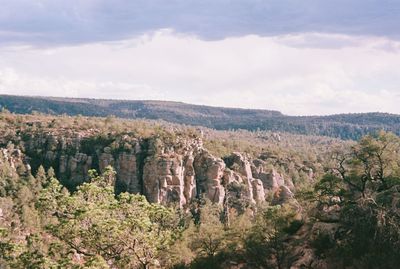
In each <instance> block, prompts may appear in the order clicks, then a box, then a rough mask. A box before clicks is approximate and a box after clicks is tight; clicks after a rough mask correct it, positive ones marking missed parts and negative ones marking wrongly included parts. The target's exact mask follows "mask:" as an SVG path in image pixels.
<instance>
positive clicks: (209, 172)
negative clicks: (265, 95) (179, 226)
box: [13, 129, 294, 207]
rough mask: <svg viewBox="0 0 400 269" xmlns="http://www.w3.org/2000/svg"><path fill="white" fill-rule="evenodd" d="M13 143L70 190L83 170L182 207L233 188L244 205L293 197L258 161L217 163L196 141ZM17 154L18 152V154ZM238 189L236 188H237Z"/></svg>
mask: <svg viewBox="0 0 400 269" xmlns="http://www.w3.org/2000/svg"><path fill="white" fill-rule="evenodd" d="M19 138H20V139H19V140H18V139H17V140H18V141H13V142H14V143H15V144H16V145H17V146H16V147H17V148H21V149H22V152H23V153H24V154H26V158H25V159H26V161H25V162H26V164H27V165H28V164H29V165H31V166H32V170H33V171H35V170H36V169H37V168H38V166H39V165H44V166H45V167H46V168H49V167H50V166H51V167H53V168H54V169H55V171H56V174H57V177H58V178H59V179H60V180H61V182H62V183H63V184H64V185H65V186H67V187H68V188H70V189H74V188H76V186H78V185H79V184H81V183H83V182H85V181H87V180H88V179H89V173H88V171H89V170H90V169H96V170H98V171H99V172H103V171H104V170H105V168H106V167H107V166H109V165H110V166H113V167H114V169H115V171H116V182H115V188H116V192H123V191H128V192H131V193H141V194H144V195H145V196H146V198H147V199H148V200H149V201H150V202H154V203H160V204H164V205H169V204H177V205H179V206H180V207H185V206H187V205H188V204H189V202H190V201H191V200H193V199H194V198H196V197H205V198H208V199H210V200H211V201H212V202H214V203H219V204H222V203H224V201H225V198H226V197H227V193H228V192H229V191H231V190H232V189H235V188H234V186H236V187H237V186H239V187H240V194H239V195H240V196H241V197H242V198H243V199H246V200H247V201H248V202H249V203H252V204H255V203H260V202H262V201H265V199H266V197H267V196H268V197H273V201H272V202H273V203H275V204H281V203H285V202H286V201H288V200H290V199H292V198H293V192H292V191H293V190H294V186H293V183H292V182H291V181H290V180H285V179H284V178H283V176H282V175H280V174H279V173H277V172H276V171H275V170H269V171H268V170H266V168H265V165H264V164H265V162H264V161H263V160H261V159H251V158H249V157H248V156H247V155H246V154H241V153H239V152H234V153H232V154H231V155H230V156H228V157H226V158H224V159H221V158H217V157H215V156H213V155H212V154H210V153H209V152H208V151H207V150H206V149H205V148H204V147H203V144H202V140H201V139H200V138H199V137H183V136H176V137H162V136H158V135H154V136H151V137H147V138H140V137H135V136H133V135H128V134H124V135H122V134H120V135H116V134H100V133H96V131H94V130H90V129H89V130H87V131H85V132H81V133H73V132H70V133H68V132H67V133H66V132H47V133H44V132H37V133H29V134H23V135H21V136H20V137H19ZM18 152H19V154H22V152H21V151H18ZM236 189H237V188H236Z"/></svg>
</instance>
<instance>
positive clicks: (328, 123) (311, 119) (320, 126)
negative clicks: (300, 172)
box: [0, 95, 400, 139]
mask: <svg viewBox="0 0 400 269" xmlns="http://www.w3.org/2000/svg"><path fill="white" fill-rule="evenodd" d="M0 108H6V109H8V110H10V111H11V112H15V113H22V114H25V113H32V112H34V111H37V112H41V113H47V114H53V115H61V114H67V115H84V116H101V117H106V116H110V115H114V116H117V117H120V118H130V119H138V118H143V119H158V120H165V121H168V122H173V123H180V124H189V125H195V126H203V127H209V128H215V129H219V130H230V129H246V130H251V131H256V130H266V131H275V132H276V131H280V132H290V133H294V134H305V135H323V136H331V137H338V138H342V139H359V138H360V137H361V136H363V135H366V134H368V133H372V132H376V131H379V130H381V129H384V130H386V131H391V132H394V133H396V134H398V135H399V134H400V116H398V115H392V114H385V113H365V114H343V115H332V116H307V117H306V116H304V117H294V116H286V115H283V114H281V113H280V112H277V111H270V110H257V109H236V108H220V107H209V106H198V105H190V104H185V103H179V102H162V101H118V100H97V99H73V98H49V97H21V96H9V95H1V96H0Z"/></svg>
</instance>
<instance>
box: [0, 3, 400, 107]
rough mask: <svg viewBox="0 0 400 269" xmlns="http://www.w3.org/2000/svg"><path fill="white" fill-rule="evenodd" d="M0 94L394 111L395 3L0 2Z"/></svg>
mask: <svg viewBox="0 0 400 269" xmlns="http://www.w3.org/2000/svg"><path fill="white" fill-rule="evenodd" d="M0 7H1V8H0V94H16V95H42V96H69V97H90V98H112V99H157V100H174V101H183V102H188V103H195V104H207V105H215V106H228V107H244V108H263V109H273V110H279V111H282V112H283V113H285V114H289V115H311V114H333V113H345V112H369V111H381V112H391V113H397V114H400V1H398V0H329V1H328V0H326V1H325V0H201V1H200V0H197V1H194V0H168V1H166V0H113V1H110V0H79V1H74V0H0Z"/></svg>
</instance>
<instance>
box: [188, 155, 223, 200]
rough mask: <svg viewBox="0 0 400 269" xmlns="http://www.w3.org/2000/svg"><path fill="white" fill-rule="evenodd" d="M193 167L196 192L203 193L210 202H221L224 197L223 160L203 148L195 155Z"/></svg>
mask: <svg viewBox="0 0 400 269" xmlns="http://www.w3.org/2000/svg"><path fill="white" fill-rule="evenodd" d="M193 167H194V172H195V178H196V186H197V188H196V194H197V195H201V194H205V195H206V197H207V198H208V199H210V200H211V201H212V202H214V203H219V204H222V202H223V200H224V197H225V188H224V186H223V185H222V183H223V180H222V178H223V176H224V171H225V163H224V162H223V160H221V159H218V158H215V157H214V156H212V155H211V154H210V153H208V152H207V151H206V150H203V151H202V152H201V153H200V154H198V155H197V156H196V157H195V159H194V162H193Z"/></svg>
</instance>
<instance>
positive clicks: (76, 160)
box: [0, 111, 400, 269]
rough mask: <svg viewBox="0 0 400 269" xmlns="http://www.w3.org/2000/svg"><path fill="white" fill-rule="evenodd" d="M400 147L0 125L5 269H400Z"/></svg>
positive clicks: (206, 132) (169, 129) (75, 125)
mask: <svg viewBox="0 0 400 269" xmlns="http://www.w3.org/2000/svg"><path fill="white" fill-rule="evenodd" d="M399 191H400V138H399V137H398V136H397V135H395V134H393V133H390V132H385V131H379V132H376V133H371V134H369V135H366V136H364V137H362V138H361V139H360V140H359V141H357V142H354V141H344V140H340V139H333V138H328V137H322V136H305V135H294V134H289V133H276V132H267V131H257V132H250V131H244V130H239V131H218V130H213V129H207V128H202V129H198V128H194V127H191V126H185V125H179V124H171V123H166V122H163V121H152V120H126V119H118V118H114V117H107V118H102V117H83V116H76V117H70V116H66V115H63V116H52V115H39V114H34V115H16V114H13V113H10V112H8V111H2V112H1V113H0V220H1V221H0V268H211V269H212V268H223V269H225V268H232V269H233V268H279V269H283V268H321V269H322V268H328V269H329V268H351V269H352V268H371V269H372V268H374V269H375V268H378V269H380V268H382V269H383V268H398V264H399V263H400V260H399V259H400V253H399V250H400V193H399Z"/></svg>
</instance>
